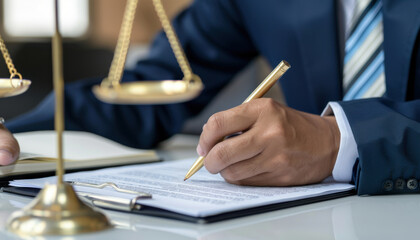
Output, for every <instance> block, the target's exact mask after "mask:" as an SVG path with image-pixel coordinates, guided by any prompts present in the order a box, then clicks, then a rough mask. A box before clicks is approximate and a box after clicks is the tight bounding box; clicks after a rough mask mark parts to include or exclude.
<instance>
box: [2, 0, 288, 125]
mask: <svg viewBox="0 0 420 240" xmlns="http://www.w3.org/2000/svg"><path fill="white" fill-rule="evenodd" d="M162 2H163V5H164V7H165V9H166V11H167V13H168V15H169V17H170V18H173V17H174V16H175V15H176V14H177V13H179V12H180V11H182V10H183V9H185V8H186V7H188V6H189V5H190V4H191V2H192V0H176V1H173V0H162ZM125 3H126V1H121V0H60V9H59V11H60V18H61V19H60V24H61V26H60V30H61V31H62V34H63V37H64V38H63V63H64V79H65V81H66V82H72V81H75V80H79V79H83V78H92V77H96V78H97V77H100V78H103V77H105V76H106V75H107V74H108V70H109V66H110V64H111V60H112V57H113V51H114V48H115V45H116V42H117V38H118V33H119V29H120V25H121V22H122V17H123V13H124V8H125ZM0 19H1V20H0V21H1V24H0V33H1V35H2V37H3V39H4V40H5V42H6V46H7V48H8V50H9V53H10V55H11V57H12V59H13V62H14V65H15V67H16V68H17V70H18V71H19V72H20V73H21V74H22V76H23V77H24V78H25V79H30V80H32V86H31V87H30V88H29V90H28V91H27V92H26V93H25V94H23V95H20V96H16V97H10V98H2V99H0V116H2V117H4V118H5V119H6V120H8V119H11V118H13V117H15V116H18V115H19V114H22V113H24V112H27V111H28V110H30V109H32V108H34V107H35V106H36V105H37V104H38V103H39V102H40V101H41V100H42V99H43V98H44V97H45V96H46V95H47V94H48V93H49V92H50V91H51V90H52V63H51V39H50V38H51V35H52V34H53V29H54V25H53V23H54V19H53V1H52V0H0ZM160 29H161V25H160V22H159V20H158V18H157V16H156V14H155V11H154V9H153V4H152V1H151V0H140V1H139V5H138V8H137V14H136V17H135V22H134V26H133V33H132V41H131V46H130V50H129V54H128V57H127V64H126V68H130V67H132V66H134V64H135V62H136V61H137V60H138V59H140V58H142V57H144V56H145V55H146V54H147V49H148V46H149V44H150V42H151V40H152V39H153V37H154V35H155V34H156V33H157V32H158V31H159V30H160ZM269 70H270V68H269V67H268V66H267V65H266V63H265V62H264V61H263V60H261V59H259V60H257V61H256V62H255V63H254V64H251V66H250V67H248V68H247V69H246V70H244V71H243V72H242V73H240V74H239V76H238V77H237V80H235V81H233V82H232V83H230V84H229V86H227V88H226V89H225V90H224V91H223V92H222V93H220V95H222V97H221V99H220V100H215V101H213V102H212V103H211V104H210V107H209V108H208V109H207V110H206V111H204V112H203V114H201V115H200V116H199V117H197V118H196V119H195V120H193V121H191V122H189V123H187V125H186V127H185V132H189V133H197V132H200V131H201V126H202V124H203V122H205V121H206V120H207V118H208V117H209V116H210V115H211V114H212V113H213V112H215V111H219V110H223V109H228V108H230V107H233V106H236V105H238V104H240V103H241V101H243V99H245V98H246V96H247V95H248V94H249V93H250V92H251V91H252V90H253V89H254V87H255V86H256V85H257V84H258V82H260V81H261V80H262V79H263V78H264V77H265V75H266V74H267V73H268V72H269ZM0 77H1V78H9V71H8V69H7V67H6V64H5V63H4V59H3V58H2V59H1V60H0ZM250 78H251V79H253V80H252V81H249V79H250ZM232 92H233V93H232ZM279 93H280V89H279V88H275V89H273V90H272V91H271V92H270V93H269V95H271V96H274V97H275V98H277V99H280V100H281V99H282V97H281V95H279ZM223 96H225V97H223ZM226 96H229V97H228V98H229V100H228V101H226V100H223V99H224V98H226ZM232 96H235V97H232ZM227 103H228V104H227ZM81 114H83V113H81Z"/></svg>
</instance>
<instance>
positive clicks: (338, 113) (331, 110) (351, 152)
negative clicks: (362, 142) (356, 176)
mask: <svg viewBox="0 0 420 240" xmlns="http://www.w3.org/2000/svg"><path fill="white" fill-rule="evenodd" d="M331 114H334V116H335V120H336V121H337V125H338V128H339V130H340V148H339V149H338V154H337V159H336V161H335V165H334V169H333V172H332V176H333V178H334V180H335V181H337V182H350V181H351V177H352V172H353V165H354V163H355V162H356V159H357V158H358V157H359V153H358V152H357V144H356V140H354V135H353V132H352V131H351V128H350V124H349V121H348V120H347V117H346V114H345V113H344V110H343V108H342V107H341V106H340V104H338V103H337V102H329V103H328V105H327V106H326V107H325V109H324V111H323V112H322V114H321V116H325V115H331Z"/></svg>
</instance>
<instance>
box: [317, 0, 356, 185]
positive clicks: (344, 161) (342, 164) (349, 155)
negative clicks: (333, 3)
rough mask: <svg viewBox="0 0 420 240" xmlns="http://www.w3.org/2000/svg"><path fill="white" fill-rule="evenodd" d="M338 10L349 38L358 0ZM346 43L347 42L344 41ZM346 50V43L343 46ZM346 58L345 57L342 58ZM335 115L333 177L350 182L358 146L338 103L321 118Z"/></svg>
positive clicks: (347, 0)
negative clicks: (337, 140)
mask: <svg viewBox="0 0 420 240" xmlns="http://www.w3.org/2000/svg"><path fill="white" fill-rule="evenodd" d="M339 3H340V6H339V9H338V12H339V14H338V15H339V17H341V20H342V23H341V26H340V30H341V31H342V33H343V34H344V36H345V38H347V36H348V34H349V30H350V22H351V20H352V18H353V16H354V12H355V10H356V0H340V1H339ZM344 42H345V41H344ZM341 45H342V46H341V47H342V48H343V49H344V43H342V44H341ZM342 57H343V58H344V56H342ZM331 114H334V116H335V120H336V121H337V125H338V128H339V130H340V135H341V136H340V148H339V150H338V154H337V159H336V162H335V165H334V169H333V172H332V177H333V179H334V180H335V181H338V182H350V181H351V177H352V171H353V165H354V163H355V161H356V159H357V158H358V157H359V153H358V152H357V144H356V141H355V139H354V135H353V132H352V130H351V128H350V124H349V121H348V120H347V117H346V114H345V113H344V111H343V108H342V107H341V106H340V104H338V103H337V102H330V103H328V105H327V107H326V108H325V110H324V111H323V113H322V114H321V116H325V115H331Z"/></svg>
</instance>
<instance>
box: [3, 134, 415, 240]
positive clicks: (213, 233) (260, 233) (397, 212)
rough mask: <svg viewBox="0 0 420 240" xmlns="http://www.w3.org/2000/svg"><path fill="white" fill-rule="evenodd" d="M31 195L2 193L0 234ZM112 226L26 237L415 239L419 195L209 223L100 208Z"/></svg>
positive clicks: (170, 153) (351, 200)
mask: <svg viewBox="0 0 420 240" xmlns="http://www.w3.org/2000/svg"><path fill="white" fill-rule="evenodd" d="M196 141H197V139H196V138H181V139H180V138H178V139H176V142H182V144H173V142H172V143H169V144H167V145H165V146H163V150H162V151H160V154H161V156H162V157H164V158H165V159H170V160H174V159H179V158H183V157H192V156H196V155H195V144H196ZM30 201H31V198H27V197H21V196H16V195H12V194H8V193H0V239H1V240H3V239H20V238H19V237H17V236H15V235H13V234H11V233H9V232H7V231H6V230H5V224H6V221H7V219H8V217H9V216H10V214H11V213H12V212H13V211H15V210H17V209H20V208H22V207H23V206H25V205H26V204H27V203H28V202H30ZM104 212H105V214H106V215H107V216H108V217H109V218H110V219H111V222H112V224H113V225H114V228H112V229H110V230H106V231H102V232H97V233H91V234H83V235H76V236H66V237H57V236H55V237H54V236H53V237H33V238H25V239H37V240H38V239H65V240H73V239H80V240H84V239H101V240H105V239H112V240H115V239H121V240H123V239H124V240H126V239H127V240H128V239H156V240H159V239H165V240H168V239H171V240H177V239H229V240H235V239H264V240H267V239H324V240H326V239H381V240H382V239H419V236H420V232H419V229H420V228H419V222H420V221H419V220H420V196H419V195H395V196H374V197H358V196H350V197H345V198H340V199H335V200H330V201H324V202H319V203H313V204H308V205H304V206H299V207H293V208H288V209H283V210H278V211H273V212H268V213H263V214H257V215H252V216H248V217H242V218H237V219H232V220H226V221H222V222H217V223H212V224H193V223H186V222H181V221H177V220H168V219H163V218H157V217H147V216H141V215H136V214H129V213H121V212H116V211H108V210H107V211H104Z"/></svg>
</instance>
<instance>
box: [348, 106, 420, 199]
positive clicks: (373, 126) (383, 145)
mask: <svg viewBox="0 0 420 240" xmlns="http://www.w3.org/2000/svg"><path fill="white" fill-rule="evenodd" d="M340 105H341V106H342V107H343V110H344V112H345V113H346V116H347V119H348V121H349V123H350V126H351V128H352V131H353V134H354V137H355V140H356V143H357V149H358V152H359V158H358V160H357V161H356V164H355V166H354V168H353V181H354V183H355V185H356V188H357V192H358V194H359V195H365V194H391V193H414V192H418V190H419V187H416V188H415V189H410V188H408V186H407V183H408V181H409V180H415V181H416V182H417V181H418V180H419V178H420V170H419V169H420V158H419V156H420V100H412V101H407V102H395V101H390V100H386V99H384V98H374V99H365V100H355V101H349V102H340ZM397 180H399V181H403V183H404V184H403V186H402V188H401V187H400V188H398V187H397V186H396V181H397ZM400 183H401V182H400Z"/></svg>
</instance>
